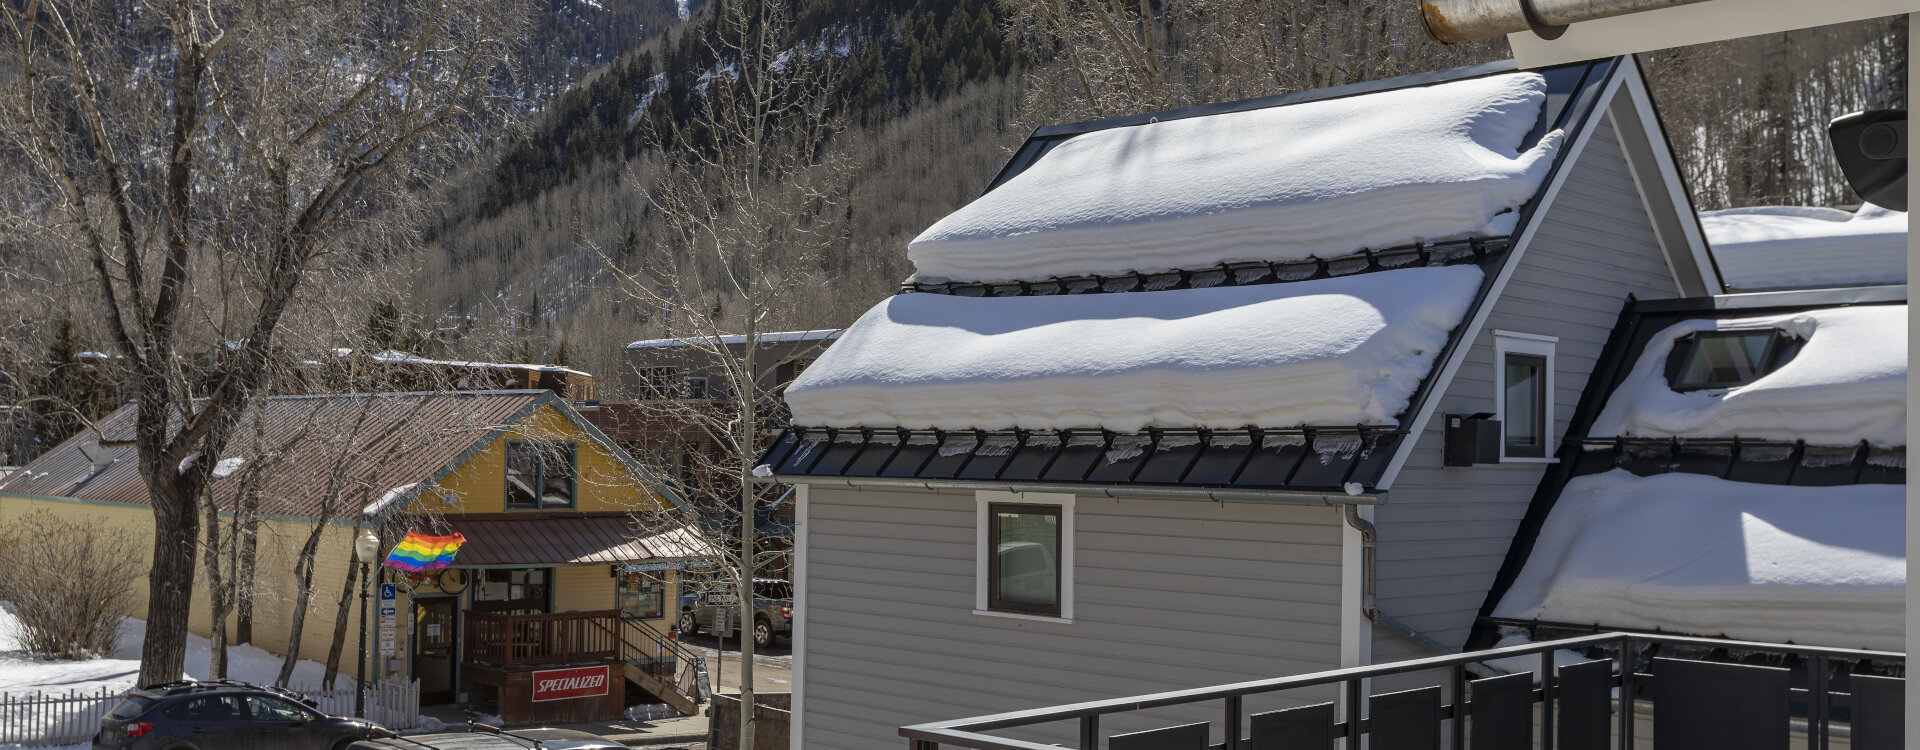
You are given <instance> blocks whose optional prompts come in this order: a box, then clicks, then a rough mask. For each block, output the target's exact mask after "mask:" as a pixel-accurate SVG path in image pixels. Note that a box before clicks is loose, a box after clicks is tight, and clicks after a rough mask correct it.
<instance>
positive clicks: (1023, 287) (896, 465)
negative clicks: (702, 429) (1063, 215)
mask: <svg viewBox="0 0 1920 750" xmlns="http://www.w3.org/2000/svg"><path fill="white" fill-rule="evenodd" d="M1627 62H1628V61H1627V58H1614V59H1609V60H1596V61H1590V62H1581V63H1573V64H1569V65H1560V66H1555V67H1551V68H1546V69H1542V70H1539V71H1536V72H1538V73H1540V74H1541V75H1542V76H1543V77H1545V79H1546V83H1547V94H1546V101H1545V103H1544V104H1543V105H1542V107H1541V113H1540V120H1539V122H1538V123H1537V124H1536V125H1535V126H1534V129H1533V132H1532V133H1531V134H1530V135H1529V136H1528V140H1529V141H1533V140H1538V139H1539V138H1542V137H1544V136H1545V135H1546V133H1547V132H1549V131H1551V130H1555V129H1560V130H1565V131H1567V133H1568V141H1569V142H1572V141H1573V140H1574V137H1575V136H1577V134H1578V133H1579V132H1581V131H1582V130H1584V129H1585V128H1586V127H1587V126H1588V125H1589V123H1591V122H1592V117H1593V115H1594V113H1595V111H1596V104H1597V103H1598V102H1599V99H1600V96H1601V93H1602V89H1603V87H1604V83H1605V82H1606V81H1607V80H1608V78H1609V77H1610V76H1611V75H1613V74H1614V73H1615V72H1616V71H1618V70H1620V69H1621V67H1622V66H1623V65H1625V64H1627ZM1514 70H1515V66H1514V64H1513V62H1512V61H1505V62H1498V63H1488V64H1484V65H1475V66H1469V67H1463V68H1455V69H1452V70H1444V71H1437V72H1433V73H1423V74H1418V75H1411V76H1403V77H1400V78H1391V79H1386V80H1380V81H1371V82H1367V83H1360V84H1352V85H1347V86H1337V87H1333V88H1328V89H1321V90H1317V91H1303V92H1296V93H1292V94H1283V95H1280V96H1271V97H1263V98H1259V99H1248V100H1245V101H1239V102H1227V103H1221V104H1209V105H1203V106H1198V107H1187V108H1183V109H1175V110H1168V111H1165V112H1154V113H1145V114H1138V115H1129V116H1125V117H1115V118H1108V119H1104V120H1093V121H1088V122H1082V123H1073V124H1066V125H1052V126H1047V127H1042V128H1039V129H1036V130H1035V131H1034V132H1033V134H1032V135H1030V136H1028V138H1027V141H1026V143H1024V144H1022V145H1021V147H1020V149H1019V150H1017V151H1015V152H1014V154H1013V156H1012V157H1010V158H1009V159H1008V160H1007V163H1006V164H1005V165H1004V166H1003V167H1002V168H1001V170H1000V173H999V174H998V175H997V176H996V177H995V178H994V179H993V181H992V182H991V183H989V184H988V185H987V188H986V190H985V191H982V192H983V193H984V192H989V191H992V190H993V189H994V188H995V187H998V186H999V185H1000V184H1002V183H1004V182H1005V181H1006V180H1007V179H1009V178H1011V177H1012V176H1014V175H1016V174H1019V173H1020V172H1021V171H1023V170H1025V169H1026V168H1027V167H1029V166H1032V164H1033V163H1034V162H1035V161H1037V160H1038V159H1039V158H1040V157H1042V156H1044V155H1045V154H1046V152H1047V151H1049V150H1051V149H1052V148H1053V147H1054V146H1056V145H1058V144H1059V143H1061V142H1064V141H1066V140H1067V139H1070V138H1073V137H1075V136H1078V135H1082V134H1085V133H1091V132H1095V131H1099V130H1106V129H1110V128H1118V127H1129V126H1134V125H1144V124H1147V123H1151V122H1158V121H1163V120H1173V119H1182V118H1189V117H1205V116H1209V115H1216V114H1224V113H1229V112H1241V111H1248V110H1255V109H1264V108H1268V107H1280V106H1286V105H1290V104H1300V103H1304V102H1310V101H1323V100H1328V99H1337V98H1344V97H1350V96H1360V95H1364V94H1372V93H1378V92H1383V91H1391V90H1395V89H1401V88H1412V87H1417V86H1428V85H1433V84H1437V83H1445V82H1449V81H1459V80H1466V79H1470V78H1480V77H1485V76H1491V75H1499V74H1502V73H1510V72H1512V71H1514ZM1572 152H1573V149H1571V148H1562V149H1559V150H1558V152H1557V153H1555V154H1554V163H1553V166H1552V169H1551V171H1550V172H1549V173H1548V175H1547V177H1546V179H1544V180H1542V182H1541V185H1542V188H1541V194H1544V193H1545V191H1546V186H1547V185H1551V184H1553V182H1554V177H1555V176H1556V175H1557V174H1558V173H1559V172H1560V170H1562V169H1564V168H1566V164H1567V161H1568V158H1569V155H1570V154H1571V153H1572ZM1539 207H1540V195H1535V196H1534V197H1533V198H1532V199H1531V200H1529V201H1528V202H1527V203H1526V205H1524V206H1522V207H1521V209H1520V212H1519V213H1520V216H1519V220H1518V221H1517V222H1516V224H1515V227H1516V228H1515V230H1514V235H1513V237H1519V236H1521V235H1522V234H1523V233H1524V232H1525V230H1526V228H1527V227H1528V226H1530V225H1531V223H1532V221H1533V218H1534V215H1535V213H1536V212H1537V211H1538V210H1539ZM1355 220H1356V221H1364V220H1365V217H1355ZM1276 230H1277V231H1284V227H1279V228H1276ZM1512 246H1513V238H1512V237H1500V238H1488V239H1483V240H1472V241H1462V242H1448V243H1435V244H1431V245H1425V244H1423V245H1412V246H1407V247H1401V248H1382V249H1375V250H1368V251H1362V252H1360V253H1356V254H1352V255H1347V256H1340V257H1335V258H1326V259H1319V258H1316V259H1310V260H1306V261H1301V262H1299V263H1272V264H1269V263H1249V264H1228V265H1223V266H1217V267H1212V268H1204V269H1187V270H1181V271H1173V272H1167V273H1150V274H1125V275H1120V276H1113V277H1105V276H1103V277H1084V278H1081V277H1075V278H1059V279H1047V280H1036V281H1029V282H1026V283H1021V282H1013V283H1006V284H984V283H977V282H949V283H943V284H914V283H911V282H910V283H908V284H906V285H904V286H903V287H902V292H903V293H917V292H933V293H945V294H958V295H964V296H981V297H1003V296H1030V295H1042V294H1062V293H1064V294H1079V293H1089V292H1140V291H1157V290H1160V289H1174V288H1204V287H1208V286H1221V285H1230V284H1264V283H1284V282H1293V281H1305V280H1311V279H1316V278H1327V277H1330V276H1345V275H1351V274H1357V273H1372V272H1385V271H1391V270H1395V269H1398V268H1404V267H1410V266H1413V265H1416V264H1417V265H1453V264H1457V263H1474V264H1476V265H1479V266H1480V267H1481V268H1482V269H1483V270H1485V271H1486V277H1485V280H1483V281H1482V282H1481V286H1480V290H1479V291H1478V292H1477V293H1476V295H1475V297H1474V302H1473V305H1472V307H1471V308H1470V310H1469V312H1468V313H1467V315H1466V317H1465V318H1463V322H1462V324H1461V325H1459V326H1457V327H1455V329H1454V331H1453V332H1452V334H1451V335H1450V336H1449V338H1448V341H1447V345H1446V347H1445V348H1444V349H1443V350H1442V351H1441V352H1440V353H1439V355H1438V356H1436V357H1435V358H1434V365H1433V370H1431V371H1429V372H1428V374H1427V376H1426V377H1425V378H1423V379H1422V380H1421V383H1420V386H1419V388H1418V389H1416V390H1415V392H1414V394H1413V396H1412V398H1411V399H1409V401H1408V403H1409V406H1408V408H1407V410H1406V412H1405V414H1419V413H1422V412H1423V411H1425V410H1429V409H1431V408H1432V407H1431V403H1430V402H1431V400H1432V399H1433V398H1434V397H1435V396H1436V394H1435V393H1434V390H1433V389H1434V386H1435V383H1434V380H1435V377H1434V374H1435V373H1437V372H1438V371H1439V370H1440V368H1442V367H1444V366H1445V365H1446V363H1447V362H1448V361H1450V360H1451V359H1452V358H1453V355H1454V353H1455V351H1456V350H1457V349H1458V348H1459V346H1461V341H1462V339H1463V337H1464V336H1465V335H1466V333H1467V329H1468V328H1469V326H1468V324H1467V323H1466V322H1465V321H1471V320H1472V319H1473V318H1474V315H1475V313H1476V312H1477V311H1478V310H1479V309H1480V308H1481V307H1482V306H1483V305H1485V304H1487V303H1488V297H1489V295H1490V294H1491V292H1492V288H1493V285H1494V283H1495V282H1496V280H1497V279H1498V278H1499V276H1500V274H1501V272H1502V270H1503V269H1504V267H1505V266H1506V265H1507V264H1508V263H1510V262H1512V259H1513V257H1514V254H1513V253H1511V252H1508V250H1510V249H1511V248H1512ZM1189 434H1191V435H1196V436H1200V437H1201V440H1200V441H1199V443H1198V444H1197V447H1195V445H1190V444H1182V445H1180V446H1178V447H1177V448H1176V447H1175V446H1173V445H1172V442H1181V441H1179V440H1175V441H1169V440H1168V438H1169V436H1185V435H1189ZM1404 437H1405V436H1404V433H1403V429H1402V428H1400V427H1395V426H1386V427H1381V426H1337V425H1326V426H1322V425H1315V426H1307V427H1298V428H1292V429H1265V430H1260V429H1252V428H1248V429H1242V430H1234V431H1217V430H1197V429H1184V430H1181V429H1155V430H1148V431H1145V432H1142V433H1139V434H1137V435H1121V434H1116V433H1112V432H1107V431H1102V430H1069V431H1065V432H1053V431H1007V432H981V431H954V432H948V431H912V430H902V429H898V428H896V427H894V426H892V425H868V426H864V427H861V428H847V429H835V430H828V429H824V428H818V427H813V428H809V427H806V426H794V427H790V428H788V429H787V430H785V431H784V432H783V433H782V434H781V435H780V437H779V439H778V440H777V441H776V442H775V443H774V445H773V446H772V447H771V448H769V449H768V450H767V452H766V453H765V454H763V455H762V456H761V459H760V462H759V463H761V464H764V465H766V466H769V467H771V469H772V472H773V475H774V476H776V477H779V478H782V479H784V480H789V481H804V479H802V478H805V477H838V478H845V479H858V478H890V479H918V480H942V481H970V482H981V483H983V484H984V483H989V482H991V483H1000V484H1005V483H1009V482H1018V483H1019V484H1021V485H1023V486H1025V485H1051V484H1058V485H1063V486H1066V485H1090V484H1099V485H1129V486H1143V487H1150V486H1167V487H1186V488H1192V487H1207V488H1227V489H1266V490H1287V491H1305V492H1327V493H1336V492H1346V488H1347V485H1348V484H1349V483H1352V484H1357V485H1359V487H1358V489H1359V490H1360V491H1361V492H1363V493H1368V494H1372V493H1374V492H1375V489H1374V488H1375V485H1376V484H1377V483H1378V482H1379V480H1380V478H1381V477H1382V475H1384V474H1385V472H1386V469H1387V465H1388V463H1390V462H1391V460H1392V457H1393V455H1394V454H1395V452H1396V451H1398V450H1400V449H1401V448H1402V447H1403V444H1404V442H1405V441H1404V440H1403V438H1404ZM1249 440H1250V441H1251V442H1243V441H1249ZM969 441H970V442H969ZM1354 443H1358V448H1357V449H1356V450H1354V451H1352V452H1351V453H1347V452H1345V451H1344V448H1343V449H1341V450H1332V449H1328V450H1321V449H1322V448H1327V447H1329V446H1333V445H1336V444H1338V445H1340V446H1346V445H1349V444H1354ZM1116 444H1120V445H1135V444H1139V445H1143V446H1144V448H1143V449H1142V452H1141V454H1140V455H1138V456H1129V457H1127V458H1125V459H1116V460H1113V461H1108V462H1102V461H1100V460H1098V459H1099V457H1101V456H1106V455H1110V452H1112V451H1114V450H1115V448H1114V446H1115V445H1116ZM1252 446H1258V448H1257V449H1254V448H1252ZM1129 450H1130V449H1129ZM1002 451H1006V452H1005V453H1002ZM1122 452H1124V451H1122ZM1189 452H1190V453H1189ZM1308 456H1312V458H1311V459H1310V460H1309V459H1308V458H1307V457H1308ZM1183 459H1185V460H1188V461H1189V462H1190V465H1188V466H1185V467H1178V464H1179V462H1180V461H1181V460H1183ZM1236 461H1238V462H1239V463H1237V464H1236V463H1235V462H1236ZM1176 467H1178V469H1179V470H1177V471H1176V470H1175V468H1176ZM1347 494H1351V493H1347Z"/></svg>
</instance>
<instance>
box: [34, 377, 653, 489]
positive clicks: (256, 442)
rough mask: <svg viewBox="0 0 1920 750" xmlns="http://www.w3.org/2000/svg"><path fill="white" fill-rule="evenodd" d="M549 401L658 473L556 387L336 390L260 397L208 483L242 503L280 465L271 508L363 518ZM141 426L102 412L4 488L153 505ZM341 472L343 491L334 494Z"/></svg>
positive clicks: (270, 481) (639, 473) (129, 417)
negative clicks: (137, 439)
mask: <svg viewBox="0 0 1920 750" xmlns="http://www.w3.org/2000/svg"><path fill="white" fill-rule="evenodd" d="M542 406H552V407H554V408H555V409H557V410H559V411H560V412H561V414H562V415H564V416H565V417H566V418H567V419H568V420H570V422H571V423H573V424H574V425H576V426H577V427H579V428H581V429H582V431H583V432H586V433H587V434H588V435H589V436H591V437H592V439H594V440H596V441H599V442H601V443H602V444H603V445H605V446H606V448H607V449H608V450H609V451H610V452H611V453H612V454H613V455H615V456H617V457H619V459H620V460H621V461H623V462H624V463H625V464H626V466H627V468H628V469H629V470H630V471H632V472H634V475H635V476H636V477H641V478H643V479H644V478H645V477H647V476H648V475H647V474H646V472H645V471H644V470H643V469H641V468H640V467H639V466H638V465H637V464H634V463H633V462H632V459H631V458H630V457H627V456H626V455H625V454H624V453H622V452H620V451H619V450H618V449H617V448H615V447H614V446H613V445H612V443H611V441H608V440H606V438H605V436H603V435H601V434H600V432H599V430H597V429H594V428H593V426H592V425H590V424H587V422H586V420H584V419H582V418H580V417H579V415H578V414H576V413H574V412H573V410H572V409H571V408H570V407H568V406H567V404H566V402H565V401H563V400H561V399H559V398H557V397H555V396H554V395H553V394H552V393H551V392H550V391H544V390H524V391H464V392H433V393H425V392H423V393H379V394H336V395H322V396H273V397H269V398H266V399H263V400H261V401H259V402H258V403H256V405H255V406H254V408H253V409H251V410H249V411H248V412H247V413H246V414H243V415H242V416H241V418H240V421H239V426H238V427H236V428H235V431H234V435H233V437H232V439H231V440H230V441H229V444H228V447H227V455H226V456H222V457H220V459H219V465H218V468H216V469H215V475H216V476H217V477H220V478H216V479H213V480H211V483H210V484H209V486H208V488H209V491H210V492H212V493H213V499H214V502H215V503H217V504H218V505H219V506H220V507H223V508H233V507H235V504H236V502H237V498H238V497H239V494H240V491H241V488H242V486H243V485H244V484H245V483H246V481H247V480H246V479H245V476H246V474H245V473H244V472H246V471H247V470H249V469H257V468H261V467H271V468H270V471H269V472H268V473H267V474H265V475H263V476H264V477H265V478H264V482H265V483H264V484H263V485H261V486H260V495H259V497H260V502H261V506H260V509H261V512H262V513H263V514H265V515H267V516H269V517H278V518H290V519H313V518H326V519H329V520H332V519H351V518H352V517H353V516H354V515H355V514H356V513H358V512H360V511H361V509H363V508H365V507H368V506H374V505H377V506H378V507H377V509H375V511H374V515H376V516H378V517H379V518H377V519H375V520H382V519H384V518H385V517H386V516H388V515H391V514H393V513H396V512H399V511H401V510H404V509H405V508H406V506H407V505H408V504H410V503H411V502H412V501H413V500H414V498H416V497H417V496H418V495H419V493H420V492H422V491H423V490H424V489H425V488H427V487H429V486H431V485H432V484H433V483H435V482H437V481H439V480H440V479H442V478H444V477H445V476H446V475H447V474H448V473H450V472H452V471H453V469H455V468H456V467H458V466H459V465H460V464H462V463H464V462H465V461H466V460H467V459H468V458H470V457H472V455H473V454H475V453H477V452H478V451H480V450H481V449H483V448H485V447H486V446H487V445H490V444H491V443H492V442H493V441H494V440H495V439H496V438H498V437H499V436H500V434H501V433H502V432H503V431H504V430H506V429H507V428H509V427H511V426H513V425H515V424H517V423H519V422H521V421H522V420H524V419H525V418H527V417H528V416H530V415H532V414H533V413H534V412H535V411H536V410H537V409H539V408H540V407H542ZM256 415H257V416H258V420H257V425H256V419H255V417H256ZM133 425H134V407H133V406H132V405H131V404H129V405H127V406H123V407H121V408H120V409H118V410H116V411H114V412H113V413H112V414H109V415H108V416H107V417H105V418H103V419H102V420H100V422H99V427H100V432H99V433H98V434H97V435H96V434H95V433H93V432H82V433H80V434H77V435H75V436H73V437H72V438H69V439H68V440H66V441H65V442H63V443H61V444H60V445H59V446H57V447H55V448H54V449H53V450H51V451H48V452H47V453H45V454H43V455H41V456H40V457H39V458H36V459H34V460H33V461H32V462H30V463H29V464H27V465H26V466H25V467H22V469H21V470H20V471H19V472H17V473H15V474H12V475H10V476H8V477H6V478H5V479H0V496H4V495H16V496H27V497H43V498H53V499H69V500H77V501H82V502H104V503H123V504H131V505H147V504H149V498H148V494H147V487H146V483H145V481H144V480H143V479H142V477H141V476H140V472H139V467H138V464H139V456H138V451H137V450H136V449H135V447H134V445H133V443H132V437H133ZM190 460H193V461H199V460H202V459H200V458H199V457H198V456H195V457H194V458H192V459H190ZM223 469H224V470H225V471H223ZM223 474H224V476H222V475H223ZM330 481H331V482H333V483H334V485H335V486H336V487H338V488H339V489H338V491H337V493H336V494H335V495H334V496H333V497H332V498H331V499H329V498H328V492H327V490H326V488H327V487H328V485H329V482H330ZM396 490H397V492H396ZM656 492H662V493H664V490H663V489H661V490H656ZM376 501H377V502H376ZM675 502H677V500H676V501H675Z"/></svg>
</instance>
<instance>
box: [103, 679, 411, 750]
mask: <svg viewBox="0 0 1920 750" xmlns="http://www.w3.org/2000/svg"><path fill="white" fill-rule="evenodd" d="M314 705H315V704H314V702H313V701H312V700H311V699H308V698H305V697H303V696H301V695H300V694H299V693H295V692H292V691H288V690H281V689H279V688H273V687H264V686H260V685H253V684H249V683H245V682H237V681H232V680H219V681H215V682H199V681H193V680H186V681H182V682H169V683H166V684H163V685H149V686H147V687H143V688H140V689H138V690H135V691H133V692H130V693H128V694H127V697H126V698H125V699H122V700H121V701H120V704H119V705H117V706H114V707H113V710H112V711H109V712H107V715H106V716H105V717H103V718H101V719H100V733H99V734H97V735H94V737H93V747H94V750H340V749H341V748H345V747H346V746H347V745H348V744H349V743H352V742H353V741H355V740H361V739H367V738H371V737H391V736H393V732H390V731H388V730H387V729H386V728H384V727H381V726H380V725H378V724H375V723H373V722H370V721H366V720H363V719H349V718H345V717H340V716H328V715H326V714H324V713H321V712H320V711H318V710H316V709H315V708H314Z"/></svg>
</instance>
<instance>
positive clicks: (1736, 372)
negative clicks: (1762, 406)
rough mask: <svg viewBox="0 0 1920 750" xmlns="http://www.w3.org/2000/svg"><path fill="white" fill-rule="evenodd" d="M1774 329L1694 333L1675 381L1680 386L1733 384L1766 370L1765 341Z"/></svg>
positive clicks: (1695, 386)
mask: <svg viewBox="0 0 1920 750" xmlns="http://www.w3.org/2000/svg"><path fill="white" fill-rule="evenodd" d="M1772 340H1773V331H1756V332H1753V333H1740V334H1730V335H1726V334H1723V335H1705V334H1702V335H1697V336H1695V337H1694V340H1693V345H1692V346H1691V347H1689V348H1688V352H1687V364H1686V367H1684V368H1682V369H1681V372H1680V378H1679V380H1678V382H1675V383H1674V385H1675V386H1676V387H1681V388H1710V387H1733V386H1737V385H1744V384H1746V383H1751V382H1753V381H1754V380H1756V379H1758V378H1759V377H1760V376H1761V375H1764V374H1766V373H1765V370H1764V367H1765V364H1766V354H1767V344H1768V343H1769V342H1771V341H1772Z"/></svg>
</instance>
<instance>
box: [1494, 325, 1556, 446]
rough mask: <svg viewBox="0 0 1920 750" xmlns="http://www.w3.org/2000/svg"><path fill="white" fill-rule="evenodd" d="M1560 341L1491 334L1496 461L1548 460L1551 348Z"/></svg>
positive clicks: (1546, 338)
mask: <svg viewBox="0 0 1920 750" xmlns="http://www.w3.org/2000/svg"><path fill="white" fill-rule="evenodd" d="M1559 341H1560V339H1558V338H1555V337H1552V336H1540V335H1537V334H1531V333H1514V332H1512V331H1494V332H1493V392H1494V402H1495V403H1494V415H1495V418H1496V419H1499V420H1500V432H1501V435H1500V460H1501V461H1503V462H1512V463H1525V462H1529V461H1552V460H1554V459H1553V419H1554V414H1553V400H1554V399H1553V394H1554V382H1553V379H1554V376H1553V371H1554V364H1553V348H1554V344H1556V343H1557V342H1559Z"/></svg>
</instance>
